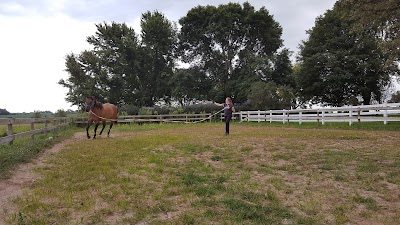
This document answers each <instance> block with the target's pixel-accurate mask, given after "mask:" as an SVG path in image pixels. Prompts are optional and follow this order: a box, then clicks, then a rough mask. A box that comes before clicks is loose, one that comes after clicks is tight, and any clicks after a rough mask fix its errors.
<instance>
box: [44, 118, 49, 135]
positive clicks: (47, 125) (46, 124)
mask: <svg viewBox="0 0 400 225" xmlns="http://www.w3.org/2000/svg"><path fill="white" fill-rule="evenodd" d="M44 127H45V128H46V132H45V135H46V137H47V135H48V134H49V131H48V130H47V128H48V127H49V121H48V120H45V122H44Z"/></svg>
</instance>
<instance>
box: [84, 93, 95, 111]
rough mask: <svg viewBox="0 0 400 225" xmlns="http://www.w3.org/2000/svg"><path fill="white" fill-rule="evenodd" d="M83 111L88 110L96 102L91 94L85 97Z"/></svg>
mask: <svg viewBox="0 0 400 225" xmlns="http://www.w3.org/2000/svg"><path fill="white" fill-rule="evenodd" d="M85 104H86V105H85V111H86V112H89V111H90V110H91V109H92V107H93V106H94V105H95V104H96V99H95V98H94V97H93V96H90V97H87V98H86V101H85Z"/></svg>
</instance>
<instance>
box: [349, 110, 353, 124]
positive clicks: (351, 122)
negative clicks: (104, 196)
mask: <svg viewBox="0 0 400 225" xmlns="http://www.w3.org/2000/svg"><path fill="white" fill-rule="evenodd" d="M352 124H353V108H352V106H350V110H349V126H351V125H352Z"/></svg>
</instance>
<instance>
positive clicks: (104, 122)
mask: <svg viewBox="0 0 400 225" xmlns="http://www.w3.org/2000/svg"><path fill="white" fill-rule="evenodd" d="M102 124H103V128H101V131H100V134H99V135H101V134H102V133H103V130H104V128H105V127H106V121H105V120H103V121H102Z"/></svg>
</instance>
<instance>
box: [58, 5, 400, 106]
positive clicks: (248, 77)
mask: <svg viewBox="0 0 400 225" xmlns="http://www.w3.org/2000/svg"><path fill="white" fill-rule="evenodd" d="M393 1H394V0H385V1H381V3H380V4H374V2H375V1H372V0H339V1H338V2H337V3H336V4H335V6H334V8H333V9H331V10H328V11H327V12H326V13H325V14H324V15H321V16H320V17H318V18H317V19H316V22H315V26H314V27H313V28H312V29H310V30H309V31H308V35H309V36H308V39H307V40H304V41H303V42H302V43H301V44H300V52H299V55H298V56H297V61H296V63H295V64H294V65H292V62H291V60H290V57H291V52H290V51H289V50H288V49H286V48H284V46H283V44H282V39H281V35H282V27H281V26H280V24H279V23H278V22H277V21H275V20H274V18H273V15H271V14H270V13H269V11H268V10H267V9H266V8H265V7H261V8H260V9H258V10H256V9H255V8H254V7H253V6H252V5H251V4H250V3H248V2H246V3H243V5H240V4H238V3H228V4H223V5H219V6H210V5H208V6H197V7H194V8H192V9H190V10H189V11H188V12H187V14H186V15H185V16H184V17H182V18H180V19H179V21H178V22H179V25H180V26H179V27H180V28H179V29H178V25H177V23H175V22H172V21H170V20H168V19H167V18H166V17H165V16H164V15H163V14H162V13H161V12H158V11H154V12H145V13H143V14H142V16H141V23H140V26H141V32H140V33H136V32H135V30H134V29H133V28H131V27H129V26H127V25H126V24H125V23H116V22H111V23H106V22H104V23H100V24H96V27H97V31H96V33H95V34H94V35H92V36H90V37H88V38H87V42H88V43H89V44H91V46H92V49H91V50H85V51H82V52H81V53H79V54H75V53H71V54H68V55H67V56H66V59H65V60H66V61H65V65H66V71H67V72H68V74H69V76H68V78H67V79H66V80H63V79H62V80H60V81H59V84H60V85H62V86H63V87H66V88H68V93H67V96H66V100H67V101H68V102H71V103H72V104H73V105H78V106H79V105H81V104H82V102H84V98H85V97H86V96H92V95H94V96H96V97H98V98H99V99H100V100H101V101H107V102H111V103H114V104H118V105H119V106H129V105H130V106H136V107H152V106H155V105H159V104H163V105H171V104H172V103H178V104H179V105H181V106H187V105H190V104H192V103H195V102H198V101H202V100H214V101H219V102H222V101H224V99H225V97H227V96H230V97H233V99H234V101H235V102H236V103H240V104H242V105H249V106H251V107H253V108H256V109H282V108H290V107H300V106H305V105H307V104H316V103H321V104H324V105H333V106H341V105H345V104H359V103H363V104H369V103H371V102H373V101H378V102H380V101H382V100H383V96H382V93H383V92H384V91H385V90H386V89H387V88H388V85H389V84H390V82H391V77H393V76H396V75H398V72H399V67H398V62H399V50H398V45H396V44H397V43H398V39H399V37H398V32H396V31H398V28H399V19H398V18H400V17H399V16H396V15H398V14H399V11H400V9H399V7H387V6H388V5H390V4H391V3H393ZM368 10H391V11H392V12H391V14H387V15H386V14H383V13H379V15H377V14H374V15H376V17H372V18H371V16H369V18H371V19H370V20H368V21H365V19H364V17H365V14H368ZM368 15H369V14H368ZM396 63H397V64H396Z"/></svg>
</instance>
